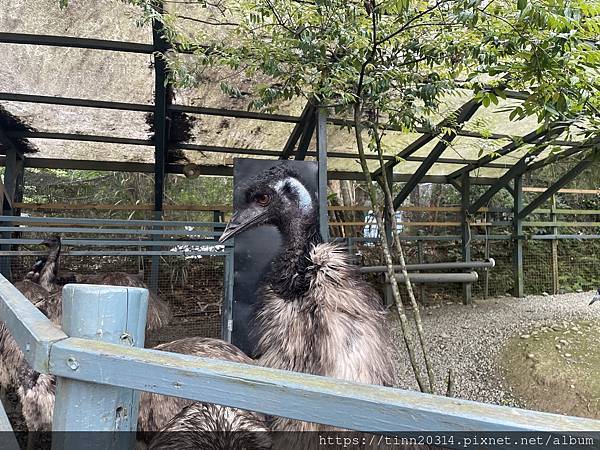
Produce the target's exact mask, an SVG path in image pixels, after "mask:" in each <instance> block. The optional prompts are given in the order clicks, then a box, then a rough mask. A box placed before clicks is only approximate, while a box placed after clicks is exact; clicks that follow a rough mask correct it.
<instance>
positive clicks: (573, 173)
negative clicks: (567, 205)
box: [518, 152, 598, 219]
mask: <svg viewBox="0 0 600 450" xmlns="http://www.w3.org/2000/svg"><path fill="white" fill-rule="evenodd" d="M597 155H598V152H594V153H593V154H592V155H590V156H588V157H587V158H586V159H584V160H583V161H580V162H579V164H577V165H576V166H575V167H573V168H572V169H571V170H569V171H568V172H567V173H565V174H564V175H563V176H562V177H560V178H559V179H558V180H557V181H556V182H555V183H554V184H553V185H552V186H550V187H549V188H548V189H546V190H545V191H544V192H542V193H541V194H540V195H538V196H537V197H536V198H534V199H533V200H532V201H531V203H529V204H528V205H527V206H526V207H525V208H523V209H522V210H520V211H519V213H518V218H519V219H524V218H525V217H527V216H528V215H529V214H531V213H532V212H533V211H534V210H535V209H536V208H538V207H539V206H540V205H541V204H542V203H544V202H545V201H546V200H549V199H550V198H551V197H552V196H553V195H554V194H556V193H557V192H558V191H559V190H560V189H561V188H562V187H563V186H564V185H565V184H567V183H569V182H570V181H572V180H573V179H575V178H576V177H577V175H579V174H580V173H581V172H583V171H584V170H585V169H587V168H588V167H590V166H591V165H592V164H593V163H594V158H595V156H597Z"/></svg>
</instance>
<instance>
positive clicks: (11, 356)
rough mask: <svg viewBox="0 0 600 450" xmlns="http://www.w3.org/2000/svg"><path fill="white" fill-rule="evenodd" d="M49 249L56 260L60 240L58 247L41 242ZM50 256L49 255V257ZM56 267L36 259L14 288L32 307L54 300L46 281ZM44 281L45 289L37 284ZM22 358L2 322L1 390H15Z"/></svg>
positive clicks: (18, 381) (54, 293)
mask: <svg viewBox="0 0 600 450" xmlns="http://www.w3.org/2000/svg"><path fill="white" fill-rule="evenodd" d="M42 245H45V246H46V247H48V248H49V249H50V251H49V253H50V254H51V255H52V256H53V257H54V258H56V259H58V255H59V254H60V240H59V245H58V247H52V246H53V245H56V241H55V240H54V239H46V240H44V241H43V242H42ZM49 256H50V255H49ZM55 267H56V265H55V264H54V262H52V261H51V262H50V263H48V258H47V257H42V258H40V259H38V260H37V261H36V262H35V263H34V265H33V267H32V269H31V270H30V271H29V272H28V273H27V274H26V275H25V278H24V279H23V281H18V282H16V283H15V287H16V288H17V289H18V290H19V291H20V292H21V293H22V294H23V295H24V296H25V297H26V298H27V299H28V300H29V301H30V302H31V303H33V304H34V305H36V306H38V307H39V306H41V305H42V304H43V303H46V302H48V299H51V298H54V297H55V296H56V295H57V294H56V292H50V290H52V287H51V286H49V284H48V280H50V281H51V280H52V275H51V274H52V273H53V272H54V270H55ZM41 280H44V283H45V284H46V287H47V288H50V289H47V288H44V287H42V286H41V285H40V284H38V283H39V282H41ZM23 364H25V362H24V358H23V353H22V352H21V349H20V348H19V346H18V345H17V343H16V342H15V341H14V339H13V338H12V336H11V335H10V333H9V331H8V328H6V325H5V324H4V322H0V386H1V387H2V389H3V390H6V389H10V388H17V387H18V386H19V383H20V376H21V374H20V371H21V368H22V367H23Z"/></svg>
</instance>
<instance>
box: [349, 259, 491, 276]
mask: <svg viewBox="0 0 600 450" xmlns="http://www.w3.org/2000/svg"><path fill="white" fill-rule="evenodd" d="M495 266H496V261H495V260H494V258H489V259H488V260H486V261H469V262H442V263H423V264H407V265H406V270H408V271H409V272H410V271H419V270H464V269H469V270H470V269H491V268H492V267H495ZM400 270H401V269H400V266H398V265H395V266H394V271H395V272H398V271H400ZM359 271H360V272H362V273H384V272H386V271H387V266H369V267H361V268H360V269H359Z"/></svg>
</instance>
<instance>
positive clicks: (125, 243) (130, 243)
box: [0, 238, 219, 247]
mask: <svg viewBox="0 0 600 450" xmlns="http://www.w3.org/2000/svg"><path fill="white" fill-rule="evenodd" d="M0 242H1V243H3V244H26V245H35V244H41V243H42V242H43V239H33V238H32V239H0ZM62 243H63V245H89V246H95V247H98V246H104V247H153V246H160V247H175V246H178V245H191V246H195V245H198V246H202V245H219V244H218V242H217V241H216V240H209V239H203V240H195V241H194V240H185V241H179V240H175V239H170V240H165V241H152V240H146V239H144V240H141V239H140V240H136V239H128V240H112V239H63V240H62Z"/></svg>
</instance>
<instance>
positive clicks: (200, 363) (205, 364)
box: [51, 338, 600, 432]
mask: <svg viewBox="0 0 600 450" xmlns="http://www.w3.org/2000/svg"><path fill="white" fill-rule="evenodd" d="M69 357H72V358H76V359H77V361H78V362H79V367H78V370H76V371H73V370H70V369H69V368H68V367H67V366H66V364H64V361H65V360H66V359H67V358H69ZM51 369H52V373H54V374H56V375H59V376H64V377H72V378H77V379H79V380H82V381H90V382H97V383H103V384H114V385H116V386H121V387H129V388H134V389H139V390H145V391H151V392H157V393H160V394H164V395H171V396H177V397H184V398H189V399H192V400H197V401H206V402H210V403H217V404H223V405H226V406H232V407H238V408H242V409H247V410H255V411H259V412H262V413H265V414H272V415H276V416H284V417H290V418H294V419H300V420H306V421H310V422H317V423H326V424H330V425H333V426H337V427H342V428H350V429H355V430H361V431H373V432H390V431H391V430H402V431H454V432H457V431H500V430H502V431H519V430H521V431H525V430H530V431H533V430H535V431H545V430H546V431H549V430H569V431H588V432H589V431H593V430H598V431H600V421H597V420H591V419H583V418H575V417H567V416H561V415H556V414H548V413H541V412H533V411H526V410H521V409H516V408H508V407H505V406H497V405H490V404H483V403H476V402H471V401H467V400H462V399H457V398H449V397H444V396H435V395H429V394H422V393H418V392H415V391H408V390H401V389H394V388H386V387H379V386H370V385H365V384H359V383H351V382H347V381H342V380H337V379H331V378H325V377H320V376H314V375H306V374H300V373H294V372H288V371H282V370H276V369H268V368H265V367H257V366H251V365H246V364H238V363H233V362H228V361H219V360H214V359H208V358H197V357H193V356H187V355H180V354H173V353H167V352H160V351H156V350H150V349H133V348H126V347H121V346H118V345H114V344H108V343H104V342H94V341H89V340H85V339H78V338H69V339H67V340H65V341H63V342H59V343H57V344H55V345H54V346H53V349H52V354H51Z"/></svg>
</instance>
